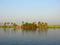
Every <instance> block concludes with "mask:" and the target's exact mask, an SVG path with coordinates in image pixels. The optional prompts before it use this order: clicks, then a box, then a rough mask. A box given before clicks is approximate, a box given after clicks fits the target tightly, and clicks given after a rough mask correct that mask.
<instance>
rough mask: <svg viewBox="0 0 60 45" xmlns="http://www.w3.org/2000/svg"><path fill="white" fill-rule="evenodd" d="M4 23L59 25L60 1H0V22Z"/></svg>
mask: <svg viewBox="0 0 60 45" xmlns="http://www.w3.org/2000/svg"><path fill="white" fill-rule="evenodd" d="M5 21H11V22H17V23H20V22H21V21H28V22H33V21H43V22H48V23H49V24H60V0H0V22H5Z"/></svg>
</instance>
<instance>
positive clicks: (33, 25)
mask: <svg viewBox="0 0 60 45" xmlns="http://www.w3.org/2000/svg"><path fill="white" fill-rule="evenodd" d="M0 28H21V29H36V28H41V29H43V28H44V29H46V28H60V25H48V23H46V22H45V23H44V22H38V23H36V22H33V23H28V22H24V21H22V25H17V24H16V23H13V22H11V23H10V22H5V23H3V25H0Z"/></svg>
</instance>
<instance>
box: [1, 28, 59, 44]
mask: <svg viewBox="0 0 60 45" xmlns="http://www.w3.org/2000/svg"><path fill="white" fill-rule="evenodd" d="M0 45H60V29H46V30H39V29H36V30H21V29H12V28H11V29H9V28H7V29H2V28H0Z"/></svg>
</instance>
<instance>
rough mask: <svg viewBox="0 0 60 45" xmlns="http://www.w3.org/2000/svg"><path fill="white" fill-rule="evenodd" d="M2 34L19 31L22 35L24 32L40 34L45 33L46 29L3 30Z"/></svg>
mask: <svg viewBox="0 0 60 45" xmlns="http://www.w3.org/2000/svg"><path fill="white" fill-rule="evenodd" d="M3 30H4V32H16V31H21V32H22V33H24V32H26V33H27V32H33V33H36V32H38V33H39V34H40V33H47V31H48V28H45V29H40V28H36V29H17V28H3Z"/></svg>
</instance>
